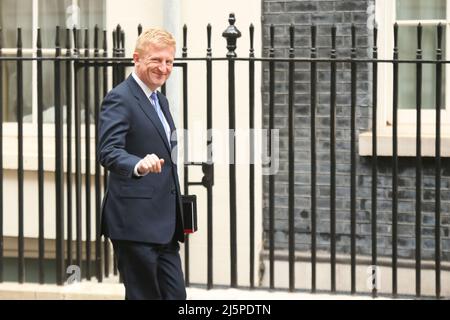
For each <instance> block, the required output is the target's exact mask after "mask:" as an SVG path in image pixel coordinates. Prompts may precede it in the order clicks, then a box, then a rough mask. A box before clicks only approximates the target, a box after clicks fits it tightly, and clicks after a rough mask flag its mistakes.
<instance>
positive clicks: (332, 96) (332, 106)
mask: <svg viewBox="0 0 450 320" xmlns="http://www.w3.org/2000/svg"><path fill="white" fill-rule="evenodd" d="M330 58H331V80H330V81H331V82H330V262H331V266H330V267H331V285H330V286H331V292H333V293H334V292H336V26H335V25H333V26H332V27H331V55H330Z"/></svg>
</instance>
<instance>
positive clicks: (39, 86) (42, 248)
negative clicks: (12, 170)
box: [36, 28, 45, 284]
mask: <svg viewBox="0 0 450 320" xmlns="http://www.w3.org/2000/svg"><path fill="white" fill-rule="evenodd" d="M36 45H37V54H36V56H37V57H38V58H41V57H42V41H41V29H40V28H39V29H38V30H37V43H36ZM42 72H43V71H42V60H38V61H37V83H36V85H37V100H38V101H37V103H38V105H37V111H38V114H37V120H38V123H37V128H38V189H39V190H38V201H39V203H38V207H39V209H38V216H39V217H38V221H39V222H38V223H39V226H38V228H39V235H38V237H39V239H38V242H39V244H38V246H39V283H41V284H42V283H44V282H45V276H44V257H45V239H44V135H43V121H44V120H43V112H44V104H43V93H42V92H43V76H42Z"/></svg>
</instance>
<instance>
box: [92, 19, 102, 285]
mask: <svg viewBox="0 0 450 320" xmlns="http://www.w3.org/2000/svg"><path fill="white" fill-rule="evenodd" d="M98 33H99V28H98V25H95V28H94V57H95V58H98V57H99V39H98V37H99V34H98ZM99 71H100V70H99V66H98V64H97V63H95V65H94V119H95V130H94V131H95V149H96V148H97V146H98V134H97V133H98V120H99V119H98V118H99V114H100V79H99ZM95 149H94V150H95ZM100 174H101V168H100V161H99V157H98V153H97V152H95V271H96V276H97V281H98V282H102V281H103V272H102V246H101V244H102V243H101V241H102V238H101V236H100V233H101V212H100V210H101V198H100V197H101V194H102V192H101V179H100Z"/></svg>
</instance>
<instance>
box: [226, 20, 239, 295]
mask: <svg viewBox="0 0 450 320" xmlns="http://www.w3.org/2000/svg"><path fill="white" fill-rule="evenodd" d="M228 22H229V23H230V25H229V26H228V28H227V29H226V30H225V31H224V32H223V33H222V36H223V37H224V38H226V40H227V49H228V53H227V58H228V113H229V115H228V117H229V118H228V128H229V130H230V131H229V146H230V149H229V150H230V155H229V161H230V163H229V179H230V261H231V262H230V267H231V270H230V273H231V274H230V285H231V287H232V288H235V287H237V234H236V228H237V219H236V214H237V210H236V146H235V142H236V140H235V138H236V137H235V133H236V132H235V131H236V96H235V94H236V92H235V61H234V58H236V52H235V50H236V42H237V38H239V37H240V36H241V32H240V31H239V30H238V29H237V28H236V26H235V25H234V23H235V22H236V18H235V17H234V13H230V17H229V19H228Z"/></svg>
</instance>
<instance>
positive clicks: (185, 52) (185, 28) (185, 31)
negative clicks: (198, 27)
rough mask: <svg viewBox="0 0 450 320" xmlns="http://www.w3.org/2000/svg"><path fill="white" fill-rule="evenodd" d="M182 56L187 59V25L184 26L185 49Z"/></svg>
mask: <svg viewBox="0 0 450 320" xmlns="http://www.w3.org/2000/svg"><path fill="white" fill-rule="evenodd" d="M181 56H182V57H183V58H186V57H187V25H186V24H184V25H183V48H182V53H181Z"/></svg>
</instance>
